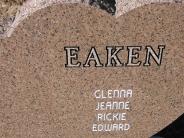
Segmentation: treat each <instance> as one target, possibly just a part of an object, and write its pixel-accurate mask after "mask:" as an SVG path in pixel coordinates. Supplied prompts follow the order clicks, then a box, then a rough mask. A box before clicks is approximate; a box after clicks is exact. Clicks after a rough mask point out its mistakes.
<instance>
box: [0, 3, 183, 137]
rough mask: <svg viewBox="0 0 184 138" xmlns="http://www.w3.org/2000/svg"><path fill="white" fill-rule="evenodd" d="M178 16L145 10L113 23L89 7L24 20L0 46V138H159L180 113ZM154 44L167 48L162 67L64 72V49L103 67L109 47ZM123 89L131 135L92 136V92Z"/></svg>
mask: <svg viewBox="0 0 184 138" xmlns="http://www.w3.org/2000/svg"><path fill="white" fill-rule="evenodd" d="M73 11H75V12H73ZM183 11H184V6H182V5H179V4H169V5H167V4H164V5H163V4H160V5H156V4H152V5H147V6H144V7H141V8H137V9H135V10H133V11H132V12H129V13H127V14H124V15H123V16H120V17H119V18H115V17H114V16H111V15H110V14H107V13H106V12H104V11H101V10H98V9H96V8H94V7H91V6H85V5H83V4H67V5H64V4H63V5H54V6H51V7H48V8H45V9H42V10H40V11H37V12H36V13H34V14H33V15H32V16H30V17H28V18H27V19H25V20H24V21H23V22H21V23H20V24H19V26H18V27H17V28H16V30H15V31H14V32H13V34H12V36H11V37H10V38H6V39H3V40H0V92H1V93H0V107H1V111H0V124H1V127H0V137H5V138H6V137H7V138H35V137H44V138H45V137H46V138H47V137H49V138H61V137H71V138H81V137H85V138H86V137H87V138H112V137H113V138H119V137H122V136H123V137H125V138H148V137H150V136H152V135H153V134H156V133H157V132H159V131H160V130H161V129H163V128H164V127H165V126H167V125H169V124H170V123H171V122H172V121H174V120H175V119H176V118H177V117H178V116H180V115H181V114H182V113H183V109H184V100H183V99H184V85H183V82H184V57H183V53H184V48H183V46H184V41H183V38H184V23H183V21H184V16H183ZM168 17H169V18H168ZM160 44H162V45H166V49H165V52H164V56H163V62H162V65H161V66H157V65H156V64H154V61H153V60H152V63H153V64H152V66H150V67H137V68H136V67H134V68H124V67H122V68H94V67H91V68H75V69H69V68H65V62H66V61H65V60H66V54H65V51H64V46H80V48H81V51H80V56H79V59H80V60H82V61H83V62H85V60H84V59H85V57H86V53H87V52H89V49H90V48H91V47H92V46H95V47H96V49H97V50H98V52H99V55H100V58H101V60H102V61H104V60H105V59H106V55H105V53H104V52H105V51H106V49H105V46H108V45H115V46H132V45H139V46H146V45H151V46H153V48H154V49H156V48H157V46H158V45H160ZM123 52H125V53H123V55H124V54H125V55H126V50H125V51H123ZM144 54H145V53H144V52H141V54H140V60H143V59H144V57H145V55H144ZM125 55H124V56H123V57H126V56H125ZM123 57H122V58H123ZM122 60H123V61H126V59H124V58H123V59H122ZM130 88H131V89H133V91H134V94H133V98H132V99H131V100H130V102H131V110H129V111H126V112H127V114H128V122H130V123H131V124H132V128H131V129H130V130H129V131H128V132H108V133H105V132H104V133H101V132H92V131H91V127H92V124H93V123H96V120H95V115H96V110H95V106H96V103H97V101H98V100H97V99H95V98H94V97H93V92H94V90H95V89H105V90H106V89H130ZM111 100H112V101H113V100H115V99H110V101H111ZM116 100H118V99H116ZM119 100H122V99H119ZM104 112H105V113H107V112H108V111H104Z"/></svg>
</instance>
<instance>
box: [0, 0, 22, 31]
mask: <svg viewBox="0 0 184 138" xmlns="http://www.w3.org/2000/svg"><path fill="white" fill-rule="evenodd" d="M24 1H25V0H0V34H3V33H4V32H5V31H6V30H7V28H8V27H9V26H10V25H11V24H12V22H13V21H14V19H15V15H16V13H17V10H18V8H19V6H21V5H22V3H23V2H24Z"/></svg>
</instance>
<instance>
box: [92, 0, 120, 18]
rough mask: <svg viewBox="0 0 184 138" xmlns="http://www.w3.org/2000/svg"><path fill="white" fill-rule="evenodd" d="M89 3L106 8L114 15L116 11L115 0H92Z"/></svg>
mask: <svg viewBox="0 0 184 138" xmlns="http://www.w3.org/2000/svg"><path fill="white" fill-rule="evenodd" d="M89 4H90V5H92V6H95V7H98V8H100V9H102V10H105V11H107V12H108V13H110V14H112V15H114V14H115V12H116V6H115V4H116V1H115V0H90V1H89Z"/></svg>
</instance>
